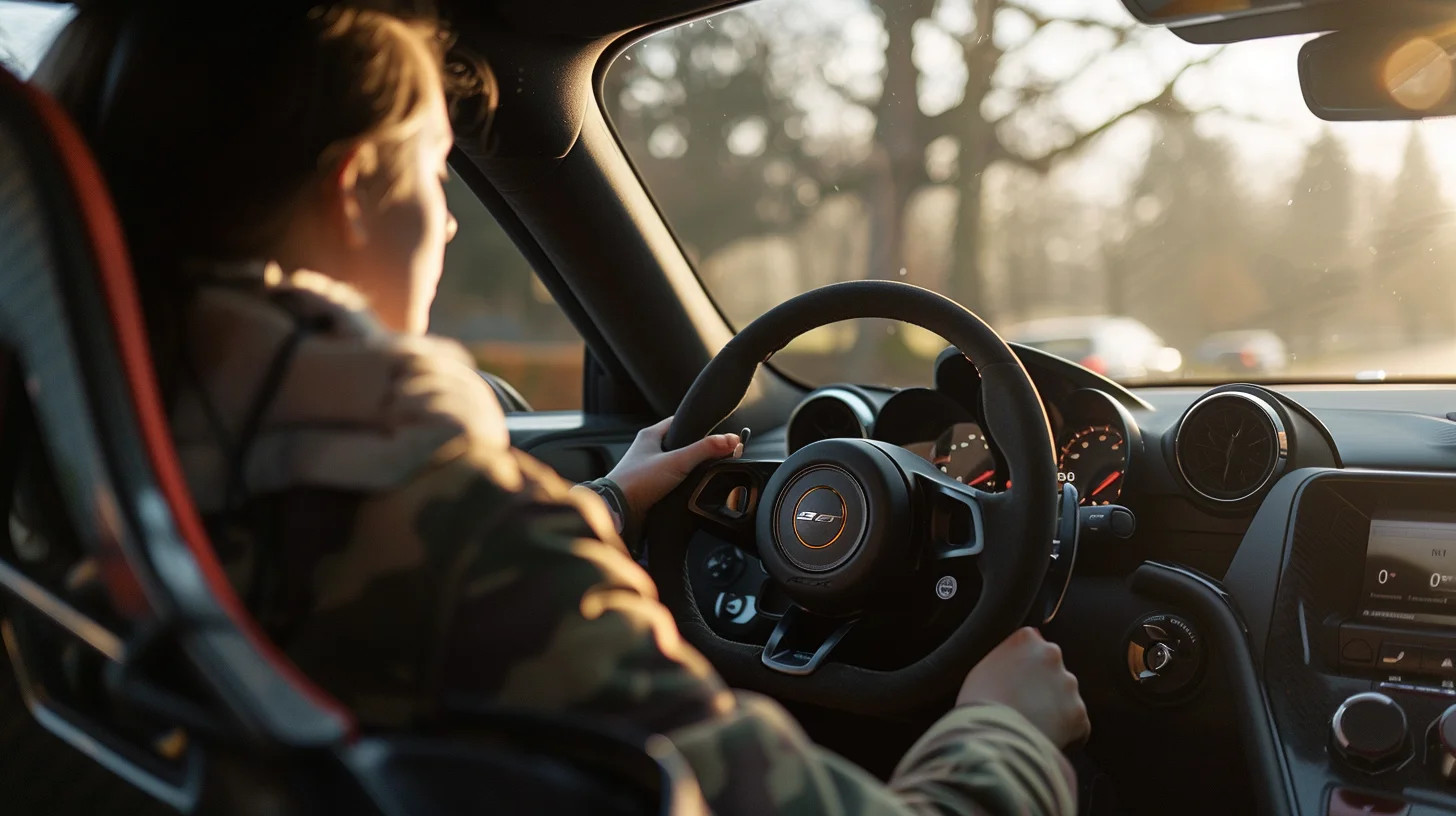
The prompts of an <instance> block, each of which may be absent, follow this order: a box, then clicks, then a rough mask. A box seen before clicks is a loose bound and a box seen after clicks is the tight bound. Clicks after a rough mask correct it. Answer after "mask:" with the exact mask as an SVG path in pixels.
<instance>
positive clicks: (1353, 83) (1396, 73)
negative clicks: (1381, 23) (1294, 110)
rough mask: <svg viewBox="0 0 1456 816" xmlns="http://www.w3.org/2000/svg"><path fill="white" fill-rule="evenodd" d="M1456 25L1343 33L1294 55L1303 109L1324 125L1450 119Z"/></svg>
mask: <svg viewBox="0 0 1456 816" xmlns="http://www.w3.org/2000/svg"><path fill="white" fill-rule="evenodd" d="M1453 51H1456V24H1448V25H1446V26H1442V27H1440V28H1427V29H1422V30H1409V29H1406V30H1389V29H1386V30H1382V29H1374V30H1370V29H1366V30H1349V31H1337V32H1335V33H1333V34H1327V35H1325V36H1323V37H1320V38H1319V39H1316V40H1311V41H1309V42H1307V43H1305V44H1304V47H1303V48H1301V49H1300V51H1299V84H1300V87H1301V88H1302V89H1303V91H1304V101H1305V104H1306V105H1308V106H1309V109H1310V111H1311V112H1313V113H1314V115H1315V116H1318V117H1319V118H1321V119H1324V120H1326V121H1330V122H1347V121H1365V120H1376V121H1390V120H1403V119H1426V118H1430V117H1437V116H1451V115H1453V114H1456V94H1453V90H1456V63H1453V61H1452V55H1453Z"/></svg>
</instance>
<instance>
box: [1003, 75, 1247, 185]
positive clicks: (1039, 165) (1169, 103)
mask: <svg viewBox="0 0 1456 816" xmlns="http://www.w3.org/2000/svg"><path fill="white" fill-rule="evenodd" d="M1221 53H1223V49H1222V48H1219V49H1217V50H1215V51H1213V52H1211V53H1209V54H1207V55H1205V56H1203V57H1201V58H1199V59H1196V60H1193V61H1191V62H1189V63H1187V64H1185V65H1184V66H1183V67H1181V68H1179V69H1178V71H1177V72H1176V73H1174V74H1173V76H1172V77H1170V78H1169V79H1168V82H1167V84H1166V85H1164V86H1163V90H1162V91H1160V92H1159V93H1158V95H1157V96H1154V97H1153V98H1152V99H1149V100H1147V101H1145V102H1139V103H1138V104H1136V105H1133V106H1131V107H1129V108H1126V109H1124V110H1122V111H1121V112H1119V113H1117V114H1115V115H1113V116H1111V117H1109V118H1108V119H1106V120H1104V121H1103V122H1102V124H1100V125H1098V126H1097V127H1095V128H1092V129H1091V130H1086V131H1082V132H1081V133H1078V134H1077V135H1076V136H1075V137H1074V138H1073V139H1072V140H1071V141H1070V142H1067V143H1066V144H1064V145H1062V146H1060V147H1056V148H1053V149H1052V150H1050V151H1047V152H1046V153H1043V154H1042V155H1040V156H1035V157H1032V156H1025V155H1023V154H1021V153H1018V152H1017V151H1015V150H1012V149H1011V148H1010V147H1008V146H1007V145H1006V143H1005V142H1004V141H1002V140H1000V139H999V138H998V140H997V141H998V144H999V147H1000V150H999V154H1000V158H1002V159H1004V160H1006V161H1010V162H1013V163H1015V164H1019V165H1021V166H1022V167H1026V168H1028V169H1031V170H1034V171H1036V172H1038V173H1046V172H1048V171H1049V170H1051V168H1052V165H1053V164H1055V163H1056V161H1057V160H1058V159H1060V158H1062V157H1063V156H1066V155H1068V154H1070V153H1075V152H1076V151H1078V150H1081V149H1082V148H1083V147H1086V146H1087V144H1088V143H1090V142H1092V141H1093V140H1095V139H1096V138H1097V137H1098V136H1101V135H1102V134H1104V133H1106V132H1107V131H1109V130H1111V129H1112V128H1113V127H1116V126H1117V125H1118V124H1119V123H1121V122H1122V121H1123V120H1125V119H1127V118H1129V117H1131V116H1135V115H1137V114H1139V113H1142V112H1143V111H1147V110H1151V109H1153V108H1158V107H1163V108H1172V109H1173V110H1176V111H1177V112H1179V113H1180V114H1186V115H1194V112H1193V111H1191V110H1189V109H1188V108H1187V107H1186V106H1185V105H1183V103H1181V102H1179V101H1178V98H1177V97H1176V96H1175V95H1174V89H1175V88H1176V87H1177V85H1178V80H1180V79H1182V78H1183V75H1184V74H1186V73H1188V71H1189V70H1191V69H1193V68H1197V67H1199V66H1203V65H1207V64H1208V63H1210V62H1212V61H1213V59H1214V58H1215V57H1217V56H1218V55H1219V54H1221Z"/></svg>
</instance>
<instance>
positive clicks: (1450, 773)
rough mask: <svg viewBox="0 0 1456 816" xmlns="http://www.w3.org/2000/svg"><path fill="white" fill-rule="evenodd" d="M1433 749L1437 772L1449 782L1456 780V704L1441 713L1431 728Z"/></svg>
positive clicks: (1432, 754)
mask: <svg viewBox="0 0 1456 816" xmlns="http://www.w3.org/2000/svg"><path fill="white" fill-rule="evenodd" d="M1431 744H1432V746H1431V747H1432V748H1434V749H1435V750H1434V751H1432V753H1431V754H1429V755H1428V756H1435V757H1436V772H1437V773H1439V774H1440V775H1441V778H1442V779H1445V780H1446V781H1447V782H1456V705H1453V706H1451V707H1450V708H1448V709H1446V710H1445V711H1444V712H1442V713H1441V716H1440V717H1439V718H1438V719H1437V720H1436V724H1435V726H1434V727H1433V728H1432V729H1431Z"/></svg>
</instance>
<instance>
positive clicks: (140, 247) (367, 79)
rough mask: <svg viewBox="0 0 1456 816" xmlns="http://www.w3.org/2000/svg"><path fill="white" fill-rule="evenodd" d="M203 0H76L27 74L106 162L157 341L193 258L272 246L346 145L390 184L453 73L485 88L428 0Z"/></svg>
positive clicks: (161, 342) (261, 251)
mask: <svg viewBox="0 0 1456 816" xmlns="http://www.w3.org/2000/svg"><path fill="white" fill-rule="evenodd" d="M210 5H211V4H208V3H196V2H180V1H179V0H133V2H124V3H116V2H110V3H105V4H102V3H93V4H85V5H83V6H82V8H81V10H80V11H79V12H78V14H77V16H76V17H75V18H74V19H73V20H72V21H71V22H70V23H69V24H68V25H67V26H66V28H65V29H64V30H63V31H62V33H61V34H60V36H59V37H58V38H57V40H56V43H55V45H54V46H52V48H51V49H50V51H49V52H48V53H47V54H46V56H45V58H44V60H43V61H42V63H41V65H40V66H39V67H38V68H37V71H36V75H35V79H36V82H37V84H40V85H42V86H43V87H46V88H47V89H48V90H50V91H51V93H52V94H54V95H55V96H56V98H57V99H58V100H60V102H61V104H62V105H63V106H64V107H66V108H67V109H68V110H69V111H70V112H71V114H72V115H73V117H74V118H75V119H76V120H77V122H78V123H79V125H80V127H81V129H82V132H83V133H84V134H85V135H86V136H87V139H88V141H89V142H90V144H91V147H92V149H93V151H94V152H95V153H96V155H97V158H98V160H99V162H100V164H101V168H102V171H103V173H104V174H105V175H106V177H107V181H108V182H109V184H110V186H111V190H112V194H113V197H114V198H115V201H116V205H117V210H118V212H119V214H120V216H121V220H122V224H123V227H124V228H125V231H126V235H127V239H128V242H129V244H130V248H131V250H132V255H133V259H134V266H135V268H136V270H137V278H138V285H139V288H140V290H141V294H142V299H143V303H144V307H145V308H146V311H147V322H148V325H149V326H150V327H151V328H152V333H153V340H154V345H155V346H156V347H157V348H158V349H159V350H161V349H166V348H167V347H168V343H169V342H170V339H171V338H170V337H168V335H172V334H173V333H174V331H175V328H174V327H173V326H171V325H170V324H172V323H174V322H175V320H176V317H177V315H178V314H179V313H180V312H181V310H182V309H183V307H184V306H185V298H186V297H187V296H188V290H189V288H190V285H189V282H188V280H187V277H188V276H187V274H186V272H185V267H186V266H187V265H188V264H190V263H191V262H194V261H201V262H219V261H221V262H226V261H245V260H247V261H252V260H267V259H268V257H269V254H270V253H271V252H273V251H274V250H275V248H276V245H277V242H278V241H279V239H280V238H281V236H282V233H283V231H284V229H285V227H286V225H287V224H288V221H289V219H290V218H291V217H292V216H293V214H294V212H295V209H296V207H297V206H298V203H299V201H300V200H301V199H302V198H303V196H304V194H305V193H306V192H307V191H308V190H309V189H311V187H312V186H313V185H316V184H318V183H321V182H322V181H323V180H325V179H326V178H328V177H329V175H330V174H331V173H333V172H335V171H336V170H337V168H338V163H339V161H340V160H341V159H342V158H343V157H344V156H346V155H347V154H348V153H349V151H350V150H351V149H353V148H354V147H356V146H361V145H362V146H365V147H366V148H367V149H365V150H363V151H361V153H360V157H361V159H362V160H363V161H365V163H366V166H365V167H364V168H363V169H364V171H365V172H375V171H378V172H383V173H385V174H387V175H386V176H385V179H386V181H389V180H390V179H391V177H392V178H393V180H394V181H393V183H389V184H388V185H387V189H389V190H390V193H387V195H392V194H394V193H395V192H398V191H399V190H398V188H397V183H398V180H399V179H401V178H403V177H404V176H403V173H402V172H401V167H402V165H401V162H402V161H404V160H405V159H406V158H407V157H408V155H409V151H405V150H402V149H401V148H403V147H404V146H406V145H407V144H408V143H409V140H410V139H411V138H413V137H414V135H415V134H416V132H417V131H418V129H419V123H420V121H421V114H422V112H423V110H424V106H425V102H426V101H427V99H428V96H427V92H428V91H429V90H430V88H431V86H432V85H433V86H435V87H440V86H441V85H442V83H443V82H444V80H445V79H446V78H447V77H448V78H449V79H451V80H453V81H452V82H450V83H445V84H447V85H449V86H450V88H452V89H460V88H469V89H470V90H471V91H473V92H474V96H475V97H476V98H475V99H471V100H466V101H465V102H464V107H467V108H469V109H471V110H473V111H485V112H487V113H488V111H490V110H493V107H494V101H495V91H494V87H495V86H494V81H493V79H491V78H490V75H489V72H488V70H487V69H485V67H484V65H483V63H480V62H479V61H478V60H477V61H473V62H471V63H470V67H471V69H473V70H471V71H468V72H467V71H461V70H459V69H458V67H457V70H454V71H451V72H444V71H443V70H442V67H443V56H444V54H445V53H446V50H447V46H448V45H449V43H448V41H447V38H446V36H445V35H444V33H443V31H442V28H441V26H440V25H439V23H438V21H437V18H435V16H434V15H433V14H432V13H430V12H429V11H428V10H427V9H420V8H410V9H399V8H396V9H393V10H382V9H381V8H380V7H379V4H378V3H374V4H373V5H374V6H375V7H373V8H366V7H362V6H361V5H360V3H358V2H354V3H325V4H317V0H314V2H312V3H298V2H270V3H263V4H258V5H256V6H253V5H249V4H245V6H246V7H239V8H237V9H234V10H233V11H232V12H231V13H229V14H226V15H223V14H219V13H218V12H217V10H216V9H213V8H211V7H210ZM458 64H459V63H458V61H457V66H458ZM448 97H449V98H451V101H452V109H459V108H460V107H461V106H462V105H461V99H460V97H461V95H460V94H459V93H455V94H449V95H448ZM482 102H483V103H484V104H482ZM159 335H161V336H159ZM159 362H161V361H159ZM163 368H164V369H165V368H166V366H165V365H163ZM161 373H162V374H163V379H164V382H165V381H167V380H169V379H170V377H168V376H167V374H168V372H167V371H165V370H164V371H163V372H161Z"/></svg>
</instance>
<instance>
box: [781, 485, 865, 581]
mask: <svg viewBox="0 0 1456 816" xmlns="http://www.w3.org/2000/svg"><path fill="white" fill-rule="evenodd" d="M775 516H776V517H777V522H778V523H777V525H776V526H777V529H776V530H775V533H776V535H775V539H776V543H777V544H778V547H779V550H780V551H781V552H782V553H783V554H784V557H785V558H787V559H788V560H789V562H790V563H792V564H793V565H794V566H796V567H799V568H800V569H802V570H805V571H807V572H825V571H827V570H832V569H834V568H835V567H837V566H839V565H840V564H843V563H844V562H846V561H848V560H849V559H851V558H853V557H854V555H855V553H856V552H858V551H859V549H860V545H861V544H862V543H863V542H864V537H865V527H866V523H867V522H868V520H869V506H868V504H867V503H866V501H865V495H864V490H862V489H861V488H860V485H859V482H858V481H856V480H855V478H854V477H853V476H851V475H850V474H849V473H848V472H846V471H845V470H844V469H843V468H838V467H835V466H833V465H816V466H813V467H810V468H807V469H805V470H803V471H801V472H800V473H799V475H797V476H795V477H794V478H793V480H792V481H790V482H789V485H788V487H786V488H785V489H784V492H783V493H781V494H780V495H779V500H778V508H777V510H776V511H775Z"/></svg>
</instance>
